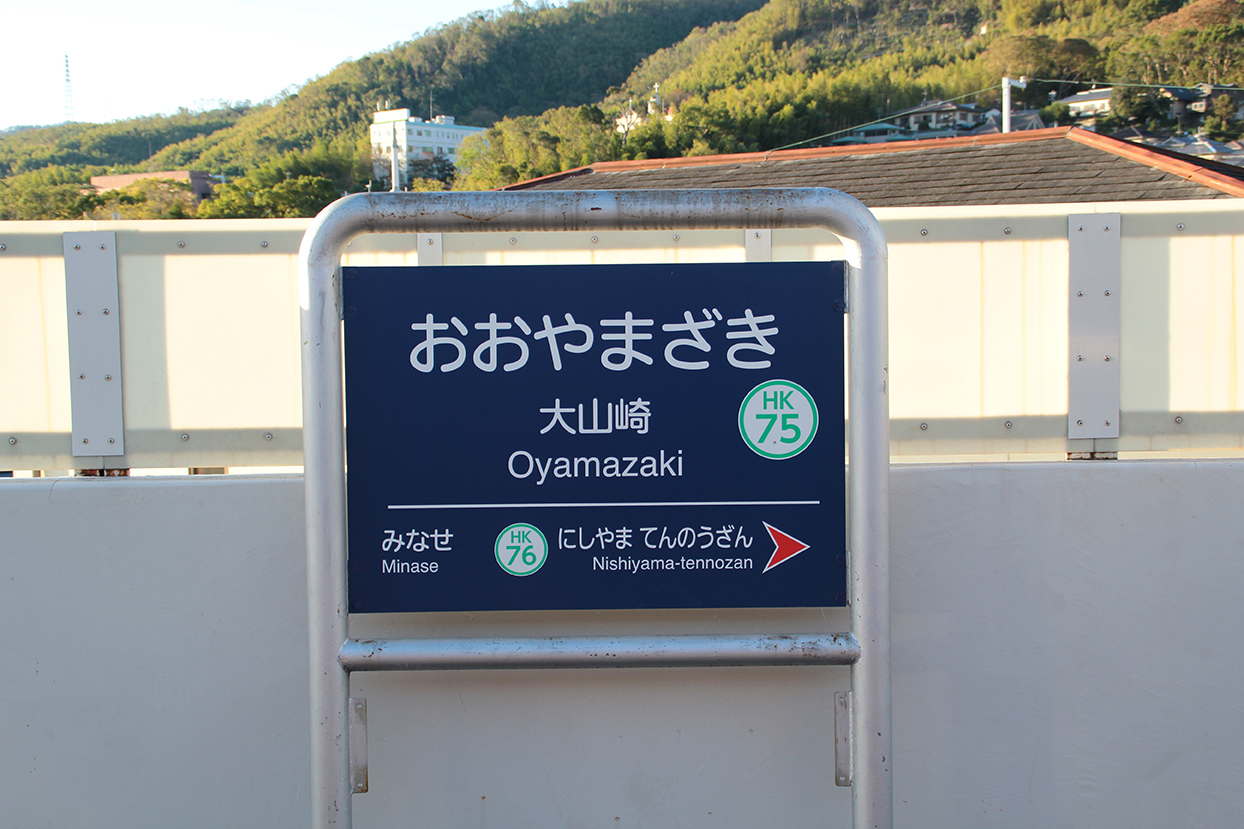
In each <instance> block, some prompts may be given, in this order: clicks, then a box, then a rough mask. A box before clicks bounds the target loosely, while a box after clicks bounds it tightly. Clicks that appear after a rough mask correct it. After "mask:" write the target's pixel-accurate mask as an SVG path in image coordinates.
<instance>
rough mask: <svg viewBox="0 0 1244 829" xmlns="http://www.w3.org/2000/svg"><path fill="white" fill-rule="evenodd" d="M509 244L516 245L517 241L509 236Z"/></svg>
mask: <svg viewBox="0 0 1244 829" xmlns="http://www.w3.org/2000/svg"><path fill="white" fill-rule="evenodd" d="M510 244H511V245H517V244H518V240H517V239H515V238H514V237H513V236H511V237H510Z"/></svg>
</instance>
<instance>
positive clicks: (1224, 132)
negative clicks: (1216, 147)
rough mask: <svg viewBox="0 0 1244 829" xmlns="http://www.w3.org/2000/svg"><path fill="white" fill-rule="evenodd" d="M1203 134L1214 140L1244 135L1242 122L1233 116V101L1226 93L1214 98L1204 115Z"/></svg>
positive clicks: (1230, 138)
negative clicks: (1206, 113) (1209, 108)
mask: <svg viewBox="0 0 1244 829" xmlns="http://www.w3.org/2000/svg"><path fill="white" fill-rule="evenodd" d="M1205 134H1206V135H1208V136H1209V137H1210V138H1213V139H1214V140H1216V141H1231V140H1234V139H1236V138H1239V137H1240V136H1241V135H1244V124H1242V123H1240V122H1239V121H1237V120H1236V118H1235V102H1234V101H1232V100H1231V96H1230V95H1227V94H1225V93H1224V94H1222V95H1219V96H1218V97H1217V98H1215V99H1214V104H1213V108H1212V109H1211V110H1210V112H1209V114H1208V115H1206V116H1205Z"/></svg>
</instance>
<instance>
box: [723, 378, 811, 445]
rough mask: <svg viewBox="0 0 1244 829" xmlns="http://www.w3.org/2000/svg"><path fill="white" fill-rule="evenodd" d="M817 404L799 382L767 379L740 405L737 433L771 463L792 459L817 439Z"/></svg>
mask: <svg viewBox="0 0 1244 829" xmlns="http://www.w3.org/2000/svg"><path fill="white" fill-rule="evenodd" d="M816 425H817V413H816V402H815V401H814V400H813V399H812V395H810V394H808V392H807V391H806V390H805V389H804V388H803V387H802V386H800V385H799V384H798V383H792V382H790V381H789V380H769V381H767V382H765V383H761V384H760V385H759V386H757V387H756V388H754V389H752V390H751V391H750V392H748V394H747V396H746V397H744V398H743V405H741V406H739V433H740V434H742V436H743V440H744V441H745V442H746V443H747V445H748V446H749V447H751V449H752V451H753V452H755V453H756V454H758V455H762V456H764V457H766V458H770V459H772V460H779V461H780V460H785V459H786V458H793V457H794V456H795V455H798V454H799V453H800V452H802V451H803V450H804V449H807V448H808V445H809V444H810V443H812V438H814V437H815V436H816Z"/></svg>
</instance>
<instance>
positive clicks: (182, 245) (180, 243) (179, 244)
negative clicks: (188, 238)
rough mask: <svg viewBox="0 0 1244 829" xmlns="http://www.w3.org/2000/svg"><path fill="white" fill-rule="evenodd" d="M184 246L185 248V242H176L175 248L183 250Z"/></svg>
mask: <svg viewBox="0 0 1244 829" xmlns="http://www.w3.org/2000/svg"><path fill="white" fill-rule="evenodd" d="M185 246H186V243H185V242H178V243H177V247H179V248H184V247H185Z"/></svg>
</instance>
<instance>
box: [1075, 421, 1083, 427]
mask: <svg viewBox="0 0 1244 829" xmlns="http://www.w3.org/2000/svg"><path fill="white" fill-rule="evenodd" d="M1076 425H1077V426H1083V425H1084V421H1083V420H1077V421H1076Z"/></svg>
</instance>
